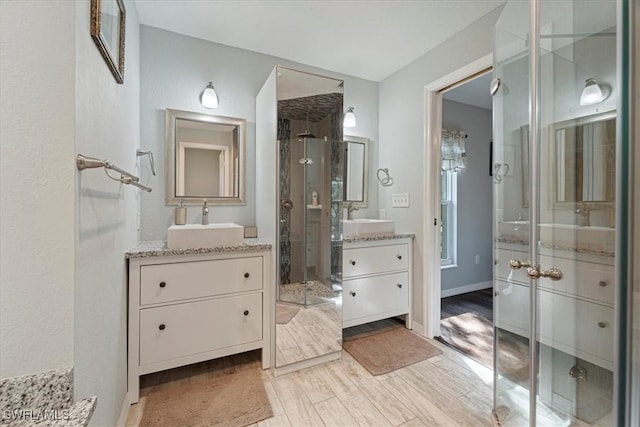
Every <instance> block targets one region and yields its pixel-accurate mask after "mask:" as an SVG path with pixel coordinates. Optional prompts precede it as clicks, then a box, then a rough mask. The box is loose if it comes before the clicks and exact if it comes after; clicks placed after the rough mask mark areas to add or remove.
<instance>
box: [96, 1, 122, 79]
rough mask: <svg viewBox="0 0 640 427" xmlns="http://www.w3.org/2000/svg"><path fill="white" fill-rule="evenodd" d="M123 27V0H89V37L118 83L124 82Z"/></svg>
mask: <svg viewBox="0 0 640 427" xmlns="http://www.w3.org/2000/svg"><path fill="white" fill-rule="evenodd" d="M125 27H126V10H125V8H124V2H123V0H91V37H92V38H93V41H95V42H96V45H97V46H98V50H99V51H100V54H101V55H102V57H103V58H104V60H105V62H106V63H107V65H108V66H109V69H110V70H111V73H112V74H113V77H114V78H115V79H116V82H118V83H119V84H123V83H124V41H125Z"/></svg>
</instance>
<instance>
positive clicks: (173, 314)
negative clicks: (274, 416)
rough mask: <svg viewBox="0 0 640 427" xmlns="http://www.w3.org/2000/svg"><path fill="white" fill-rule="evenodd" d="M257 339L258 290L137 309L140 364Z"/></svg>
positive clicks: (259, 333) (259, 330)
mask: <svg viewBox="0 0 640 427" xmlns="http://www.w3.org/2000/svg"><path fill="white" fill-rule="evenodd" d="M245 313H246V314H245ZM261 339H262V293H251V294H245V295H237V296H230V297H224V298H218V299H212V300H206V301H197V302H191V303H184V304H174V305H169V306H164V307H155V308H146V309H142V310H140V365H141V366H142V365H146V364H151V363H156V362H162V361H165V360H170V359H175V358H178V357H184V356H189V355H192V354H197V353H204V352H207V351H212V350H217V349H221V348H225V347H230V346H234V345H239V344H244V343H249V342H253V341H259V340H261Z"/></svg>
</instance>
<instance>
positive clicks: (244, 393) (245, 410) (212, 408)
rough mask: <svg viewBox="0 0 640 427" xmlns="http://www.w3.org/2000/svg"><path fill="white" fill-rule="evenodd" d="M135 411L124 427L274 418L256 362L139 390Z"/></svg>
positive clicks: (236, 425)
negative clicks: (132, 418) (133, 417)
mask: <svg viewBox="0 0 640 427" xmlns="http://www.w3.org/2000/svg"><path fill="white" fill-rule="evenodd" d="M205 363H206V362H205ZM227 365H228V364H227ZM136 406H141V407H140V408H136ZM134 408H136V410H138V411H140V412H141V414H139V415H137V416H136V417H135V418H137V420H131V416H130V417H129V418H130V420H129V421H128V422H127V426H138V427H165V426H166V427H176V426H181V427H187V426H192V427H196V426H197V427H204V426H224V427H241V426H246V425H251V424H255V423H257V422H258V421H261V420H264V419H267V418H271V417H272V416H273V410H272V409H271V404H270V403H269V398H268V396H267V392H266V390H265V388H264V384H263V380H262V369H261V368H260V362H259V361H257V362H253V363H250V364H244V365H239V366H234V365H232V366H223V367H220V368H218V369H216V370H213V371H212V370H207V369H206V368H204V372H201V373H196V374H195V375H188V376H187V375H179V376H178V378H177V379H175V380H172V381H169V382H165V383H162V384H157V385H154V386H151V387H148V388H146V389H144V390H141V397H140V401H139V402H138V404H137V405H134V406H133V407H132V410H134Z"/></svg>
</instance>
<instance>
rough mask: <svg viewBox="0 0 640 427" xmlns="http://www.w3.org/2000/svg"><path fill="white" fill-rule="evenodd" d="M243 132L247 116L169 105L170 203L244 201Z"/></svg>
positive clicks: (168, 180) (168, 158) (228, 202)
mask: <svg viewBox="0 0 640 427" xmlns="http://www.w3.org/2000/svg"><path fill="white" fill-rule="evenodd" d="M244 134H245V120H244V119H237V118H232V117H222V116H213V115H208V114H199V113H192V112H188V111H179V110H170V109H168V110H167V149H166V159H167V160H166V162H167V164H166V168H167V185H166V200H167V204H168V205H174V204H177V203H178V202H179V201H180V200H183V201H184V203H185V204H187V205H188V204H197V205H200V204H201V203H202V201H203V200H207V202H209V203H210V204H213V205H215V204H244V203H243V198H244V182H243V180H244V176H243V174H242V171H243V165H244Z"/></svg>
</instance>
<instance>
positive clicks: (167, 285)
mask: <svg viewBox="0 0 640 427" xmlns="http://www.w3.org/2000/svg"><path fill="white" fill-rule="evenodd" d="M269 266H270V251H264V250H258V251H247V250H246V248H245V250H243V251H238V252H235V251H224V252H211V253H207V254H188V255H169V256H144V257H133V258H130V259H129V325H128V332H129V337H128V338H129V348H128V353H129V354H128V383H129V384H128V389H129V400H130V402H131V403H135V402H137V401H138V398H139V377H140V376H141V375H145V374H149V373H152V372H157V371H162V370H165V369H170V368H175V367H178V366H182V365H188V364H191V363H196V362H201V361H205V360H209V359H214V358H218V357H222V356H228V355H231V354H235V353H240V352H244V351H249V350H254V349H260V348H261V349H262V366H263V368H264V369H266V368H268V367H270V365H271V363H270V354H271V351H270V350H269V346H270V339H269V333H270V327H269V319H270V309H269V307H270V306H269V301H270V293H269V289H270V287H269V285H268V280H269V277H270V271H269V268H270V267H269Z"/></svg>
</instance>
